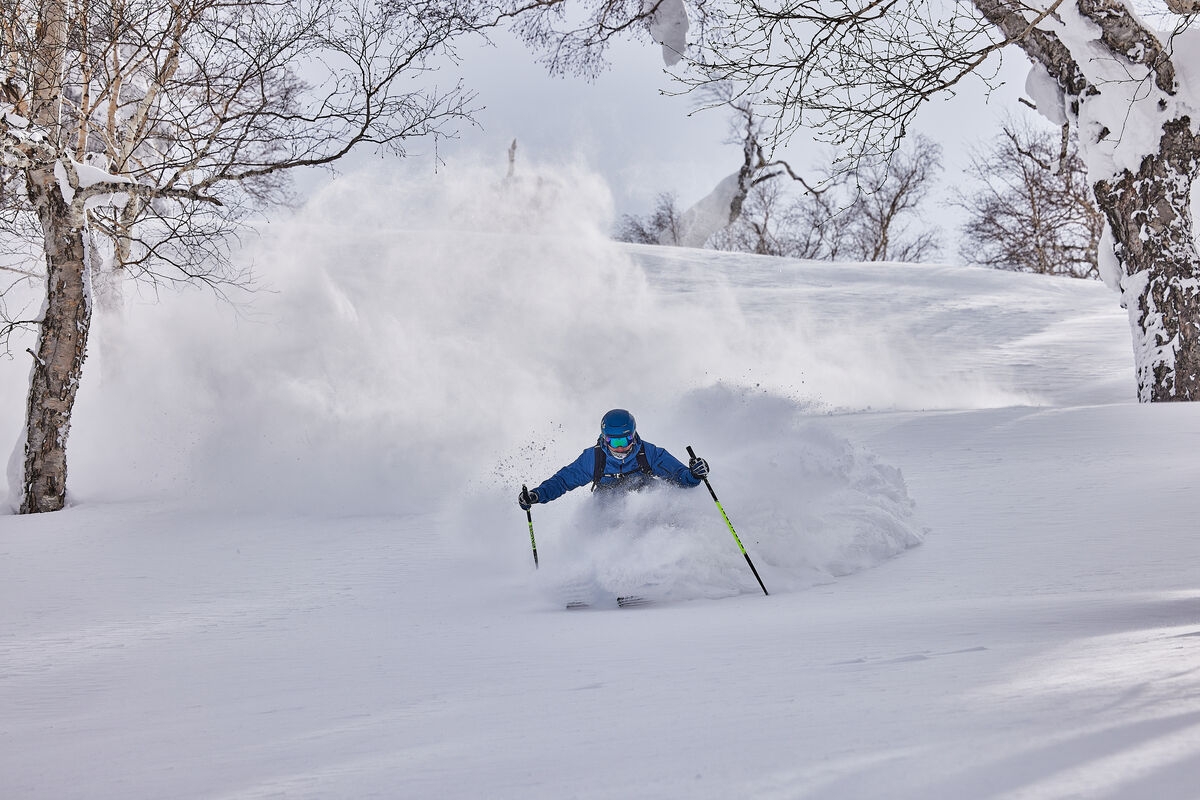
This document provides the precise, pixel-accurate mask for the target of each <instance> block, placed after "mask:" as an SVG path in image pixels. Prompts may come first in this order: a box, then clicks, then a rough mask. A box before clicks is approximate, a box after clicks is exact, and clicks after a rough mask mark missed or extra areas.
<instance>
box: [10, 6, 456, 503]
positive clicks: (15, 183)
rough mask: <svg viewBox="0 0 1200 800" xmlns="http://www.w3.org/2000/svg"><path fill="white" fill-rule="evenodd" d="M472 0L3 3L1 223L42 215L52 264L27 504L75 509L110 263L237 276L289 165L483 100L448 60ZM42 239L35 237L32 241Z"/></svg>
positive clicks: (15, 229)
mask: <svg viewBox="0 0 1200 800" xmlns="http://www.w3.org/2000/svg"><path fill="white" fill-rule="evenodd" d="M463 8H465V6H463V5H462V4H457V3H452V2H443V0H417V2H405V3H397V4H393V5H386V4H385V5H375V4H371V3H355V2H349V1H348V0H311V2H296V1H295V0H280V2H270V3H266V2H259V1H257V0H181V1H180V2H169V3H159V2H154V0H86V2H85V1H84V0H0V89H2V91H0V170H2V173H0V192H2V193H3V194H2V195H0V199H2V200H3V210H2V212H0V224H2V225H3V226H4V227H3V229H2V230H0V236H5V237H8V240H10V241H11V240H13V237H17V238H19V237H21V236H22V235H24V234H27V233H28V230H27V229H28V228H29V227H30V224H31V221H33V225H34V227H35V228H36V231H37V234H38V237H39V239H38V241H37V245H38V249H39V250H40V252H39V253H38V256H39V257H40V259H41V263H40V264H28V263H26V264H24V265H19V264H8V265H6V266H7V268H9V269H18V270H24V271H25V272H29V273H37V274H40V275H44V280H45V302H44V307H43V309H42V311H41V312H40V313H39V314H36V315H33V316H29V317H25V318H23V319H9V320H6V322H5V323H4V327H2V328H0V332H3V333H11V331H12V330H13V326H14V325H21V324H25V325H28V326H30V327H33V328H35V329H36V331H37V344H36V346H35V347H34V348H33V349H32V350H31V351H30V352H31V353H33V355H34V360H33V369H32V376H31V381H30V389H29V396H28V406H27V419H26V425H25V430H24V431H23V433H22V436H21V440H20V442H19V443H18V453H17V454H16V455H17V456H18V458H16V459H14V460H15V461H17V462H19V463H18V464H17V469H16V470H15V472H16V473H17V474H16V475H12V474H10V481H13V480H15V481H16V483H17V484H18V487H19V488H16V487H15V488H14V490H15V493H17V494H19V500H20V510H21V511H22V512H23V513H27V512H37V511H50V510H55V509H58V508H61V507H62V506H63V504H64V500H65V492H66V474H67V462H66V447H67V437H68V431H69V429H70V424H71V413H72V409H73V407H74V403H75V398H76V393H77V391H78V389H79V385H80V379H81V377H82V368H83V362H84V358H85V356H86V353H87V344H88V333H89V329H90V327H91V319H92V309H93V287H94V285H95V284H96V283H97V280H98V278H99V277H100V276H102V275H103V274H105V273H106V272H109V271H116V272H117V273H118V274H120V275H129V276H132V277H140V278H144V279H148V280H152V281H166V282H196V281H200V282H204V283H208V284H210V285H213V286H220V285H221V284H222V283H227V282H230V281H233V282H237V281H241V280H243V279H244V276H243V274H242V273H241V271H240V270H239V269H238V268H237V266H236V265H235V264H233V263H232V261H231V259H230V257H229V250H228V246H229V243H230V235H231V234H233V233H235V232H236V231H237V230H238V229H239V226H240V225H241V224H242V223H243V221H244V220H245V219H246V216H247V215H248V214H249V213H250V212H251V211H253V210H254V209H257V208H261V207H263V206H268V205H270V204H273V203H278V202H281V201H283V200H285V199H286V198H287V186H288V182H287V172H288V170H291V169H294V168H298V167H320V166H323V165H328V164H331V163H333V162H335V161H337V160H338V159H340V158H341V157H343V156H345V155H346V154H347V153H349V152H350V151H351V150H353V149H354V148H356V147H359V146H361V145H375V146H378V147H381V148H384V149H388V150H391V151H394V152H399V153H403V149H404V146H405V143H406V142H408V141H409V140H411V139H413V138H414V137H420V136H436V135H438V134H439V133H440V132H442V131H443V130H444V126H446V125H448V124H452V123H454V122H456V121H458V120H461V119H463V118H464V117H466V116H467V114H468V113H469V109H468V104H469V101H470V98H469V96H468V95H467V94H466V93H464V91H463V90H462V89H461V88H460V87H459V86H455V85H451V86H450V87H448V88H447V89H444V90H442V91H436V90H430V89H429V88H428V85H427V84H426V83H417V82H414V79H415V78H421V77H425V76H426V75H427V71H428V69H430V67H431V61H430V60H431V59H433V58H435V57H438V56H439V55H441V54H443V53H445V52H446V50H447V47H448V46H449V45H450V44H451V42H452V41H453V40H454V39H455V37H457V36H458V35H460V34H462V33H465V32H468V31H470V30H472V29H474V28H475V27H476V25H477V20H476V19H473V18H471V17H469V16H467V15H466V12H464V11H463ZM25 240H26V241H27V240H28V237H26V238H25Z"/></svg>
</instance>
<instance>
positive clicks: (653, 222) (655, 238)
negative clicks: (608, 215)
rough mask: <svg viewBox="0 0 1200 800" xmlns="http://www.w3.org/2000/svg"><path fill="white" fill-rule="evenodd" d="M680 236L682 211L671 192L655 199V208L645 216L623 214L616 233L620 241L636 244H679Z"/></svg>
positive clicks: (663, 193)
mask: <svg viewBox="0 0 1200 800" xmlns="http://www.w3.org/2000/svg"><path fill="white" fill-rule="evenodd" d="M680 236H681V229H680V212H679V208H678V206H677V205H676V200H675V195H674V194H673V193H671V192H662V193H660V194H659V195H658V197H656V198H655V200H654V210H653V211H651V212H650V213H649V214H647V215H646V216H644V217H639V216H637V215H636V214H625V215H624V216H622V217H621V222H620V225H619V226H618V227H617V234H616V238H617V240H618V241H621V242H633V243H634V244H666V245H677V244H679V243H680Z"/></svg>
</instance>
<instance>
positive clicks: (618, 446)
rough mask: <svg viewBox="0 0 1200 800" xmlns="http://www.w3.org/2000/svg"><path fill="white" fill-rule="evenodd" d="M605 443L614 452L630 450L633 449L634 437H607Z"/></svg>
mask: <svg viewBox="0 0 1200 800" xmlns="http://www.w3.org/2000/svg"><path fill="white" fill-rule="evenodd" d="M604 442H605V444H607V445H608V446H609V447H610V448H612V449H613V450H629V449H630V448H632V447H633V436H605V437H604Z"/></svg>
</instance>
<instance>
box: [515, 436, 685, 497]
mask: <svg viewBox="0 0 1200 800" xmlns="http://www.w3.org/2000/svg"><path fill="white" fill-rule="evenodd" d="M595 466H596V454H595V451H594V450H593V449H592V448H590V447H589V448H588V449H587V450H584V451H583V452H582V453H581V454H580V455H579V458H577V459H575V460H574V461H572V462H571V463H570V464H567V465H566V466H565V467H563V468H562V469H560V470H559V471H558V472H556V473H554V474H553V475H551V476H550V477H549V478H547V479H546V480H544V481H542V482H541V484H539V485H538V487H537V494H538V502H540V503H549V502H550V501H551V500H557V499H558V498H560V497H562V496H563V495H564V494H566V493H567V492H569V491H571V490H572V489H578V488H579V487H580V486H586V485H587V484H589V483H591V482H592V470H593V469H595ZM685 471H686V468H685Z"/></svg>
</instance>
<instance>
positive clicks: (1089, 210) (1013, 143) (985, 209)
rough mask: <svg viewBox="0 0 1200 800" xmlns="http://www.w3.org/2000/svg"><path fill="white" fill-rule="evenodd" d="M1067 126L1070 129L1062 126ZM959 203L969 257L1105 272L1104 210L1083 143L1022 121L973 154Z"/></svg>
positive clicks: (1021, 268)
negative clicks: (1100, 255)
mask: <svg viewBox="0 0 1200 800" xmlns="http://www.w3.org/2000/svg"><path fill="white" fill-rule="evenodd" d="M1063 130H1064V131H1067V129H1066V128H1064V129H1063ZM967 174H968V175H970V176H971V177H973V178H975V181H974V183H973V184H972V185H971V186H970V187H962V188H960V190H959V192H958V196H957V199H956V200H955V203H956V204H957V205H959V206H960V207H961V208H963V209H964V210H966V212H967V222H966V224H965V225H964V227H963V240H962V247H961V251H962V256H963V258H964V259H966V260H967V261H968V262H969V263H972V264H980V265H982V266H988V267H995V268H997V269H1009V270H1015V271H1018V272H1034V273H1038V274H1043V275H1069V276H1072V277H1076V278H1099V277H1100V267H1099V264H1098V262H1097V258H1096V252H1097V249H1098V248H1099V245H1100V236H1101V234H1102V233H1103V231H1104V215H1103V214H1101V213H1100V209H1098V208H1097V207H1096V203H1095V197H1094V196H1093V194H1092V190H1091V187H1090V186H1088V182H1087V169H1086V167H1085V166H1084V163H1083V159H1081V158H1080V157H1079V148H1078V146H1077V144H1076V143H1075V142H1074V141H1073V140H1072V139H1071V138H1070V137H1068V138H1067V139H1065V140H1064V139H1063V138H1062V137H1061V136H1056V135H1055V134H1053V133H1051V132H1050V131H1048V130H1045V129H1038V128H1034V127H1033V126H1032V125H1030V124H1029V123H1027V122H1020V121H1017V120H1015V119H1012V120H1009V121H1007V122H1006V123H1005V124H1004V129H1003V131H1002V132H1001V134H1000V135H999V136H997V137H996V139H995V140H994V141H993V142H992V143H991V144H990V145H989V146H988V147H987V148H986V149H981V150H979V151H977V152H975V153H973V154H972V156H971V163H970V166H969V167H968V168H967Z"/></svg>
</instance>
